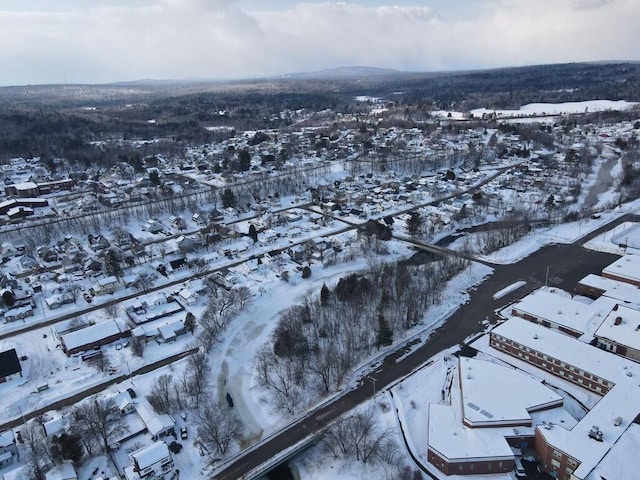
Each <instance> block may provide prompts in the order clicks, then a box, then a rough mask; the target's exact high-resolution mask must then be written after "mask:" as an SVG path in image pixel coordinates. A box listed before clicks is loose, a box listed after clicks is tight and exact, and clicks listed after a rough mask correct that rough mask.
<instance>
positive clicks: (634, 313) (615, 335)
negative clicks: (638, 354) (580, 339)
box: [595, 305, 640, 350]
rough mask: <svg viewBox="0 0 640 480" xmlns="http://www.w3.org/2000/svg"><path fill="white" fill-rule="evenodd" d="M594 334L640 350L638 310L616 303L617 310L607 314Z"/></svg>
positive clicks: (639, 318)
mask: <svg viewBox="0 0 640 480" xmlns="http://www.w3.org/2000/svg"><path fill="white" fill-rule="evenodd" d="M595 335H596V337H600V338H605V339H608V340H611V341H612V342H615V343H617V344H618V345H625V346H627V347H631V348H633V349H635V350H640V312H639V311H638V310H634V309H632V308H628V307H625V306H623V305H618V308H617V310H612V311H611V312H610V313H609V315H607V318H605V319H604V322H602V325H600V328H598V330H597V331H596V333H595Z"/></svg>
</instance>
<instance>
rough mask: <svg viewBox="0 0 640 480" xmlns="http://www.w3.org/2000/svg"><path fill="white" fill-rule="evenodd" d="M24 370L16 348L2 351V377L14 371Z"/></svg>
mask: <svg viewBox="0 0 640 480" xmlns="http://www.w3.org/2000/svg"><path fill="white" fill-rule="evenodd" d="M19 372H22V367H21V366H20V361H19V360H18V354H16V349H15V348H12V349H11V350H7V351H6V352H2V353H0V378H4V377H8V376H9V375H13V374H14V373H19Z"/></svg>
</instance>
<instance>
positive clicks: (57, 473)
mask: <svg viewBox="0 0 640 480" xmlns="http://www.w3.org/2000/svg"><path fill="white" fill-rule="evenodd" d="M44 478H45V480H78V474H77V473H76V469H75V468H73V465H72V464H71V463H62V464H60V465H56V466H55V467H53V468H52V469H51V470H49V471H48V472H47V473H45V474H44Z"/></svg>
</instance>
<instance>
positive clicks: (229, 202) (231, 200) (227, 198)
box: [222, 188, 237, 208]
mask: <svg viewBox="0 0 640 480" xmlns="http://www.w3.org/2000/svg"><path fill="white" fill-rule="evenodd" d="M236 201H237V199H236V194H235V193H233V190H231V189H230V188H225V189H224V190H223V191H222V206H223V207H224V208H235V206H236Z"/></svg>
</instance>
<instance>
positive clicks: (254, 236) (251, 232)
mask: <svg viewBox="0 0 640 480" xmlns="http://www.w3.org/2000/svg"><path fill="white" fill-rule="evenodd" d="M249 236H250V237H251V239H252V240H253V243H256V242H257V241H258V230H256V226H255V225H254V224H253V223H252V224H251V225H249Z"/></svg>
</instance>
